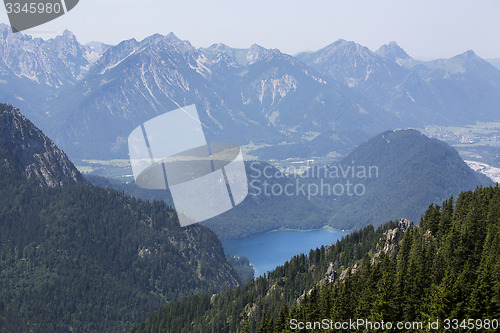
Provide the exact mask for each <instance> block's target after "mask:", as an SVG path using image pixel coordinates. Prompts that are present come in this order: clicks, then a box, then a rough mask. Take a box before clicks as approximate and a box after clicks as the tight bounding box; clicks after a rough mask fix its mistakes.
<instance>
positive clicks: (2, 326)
mask: <svg viewBox="0 0 500 333" xmlns="http://www.w3.org/2000/svg"><path fill="white" fill-rule="evenodd" d="M6 119H7V120H6ZM0 120H1V122H0V124H1V125H2V132H1V133H0V136H1V137H2V141H0V143H1V145H0V154H1V155H0V158H1V159H0V332H9V333H11V332H28V331H29V332H68V331H76V332H116V331H122V330H124V329H127V328H128V327H130V325H131V324H133V323H135V322H139V321H140V320H142V319H144V318H145V316H146V315H147V314H148V313H150V312H151V311H153V310H155V309H157V308H158V307H159V306H161V305H162V304H165V302H166V301H171V300H175V299H178V298H180V297H183V296H187V295H191V294H193V293H200V292H217V291H221V290H224V289H226V288H230V287H235V286H237V285H239V284H240V279H239V277H238V275H237V273H236V272H235V270H234V269H233V268H232V267H231V265H230V264H229V263H228V262H227V260H226V258H225V255H224V252H223V250H222V246H221V244H220V242H219V240H218V239H217V237H216V235H215V234H214V233H213V232H212V231H210V230H209V229H208V228H206V227H203V226H199V225H196V226H192V227H189V228H181V227H180V226H179V222H178V220H177V216H176V214H175V212H174V211H173V210H171V209H170V208H167V206H166V204H165V203H164V202H158V201H156V202H152V203H150V202H145V201H142V200H137V199H134V198H131V197H128V196H126V195H124V194H123V193H122V192H119V191H115V190H110V189H104V188H100V187H97V186H91V185H87V184H85V183H80V184H79V183H77V180H79V179H83V178H82V176H81V175H80V174H79V173H78V171H76V169H75V167H74V166H73V164H71V162H69V160H67V159H66V158H65V155H64V154H63V153H62V151H60V150H59V149H58V148H57V147H55V146H54V145H53V144H52V143H51V141H50V140H49V139H48V138H46V137H45V136H43V134H42V133H41V132H40V131H38V130H37V129H36V128H35V127H34V126H33V124H31V123H30V122H29V121H28V120H27V119H25V118H24V117H21V116H20V114H19V113H18V111H17V110H15V109H13V108H12V107H10V106H4V105H2V114H1V115H0ZM5 138H7V139H8V140H5ZM37 157H40V158H39V159H37ZM31 158H33V159H34V161H32V160H31ZM24 162H29V163H28V164H26V163H24ZM31 166H33V169H30V167H31ZM27 170H28V171H29V170H38V171H40V172H39V173H38V174H37V173H27ZM61 170H65V171H67V172H66V173H59V172H60V171H61ZM70 171H74V172H76V173H72V172H70ZM44 172H47V173H44ZM36 175H49V176H50V177H48V176H47V177H43V178H39V177H38V176H36ZM49 180H51V181H49ZM52 180H54V181H52ZM56 180H57V181H56ZM49 185H50V186H52V185H54V187H50V186H49ZM60 185H64V186H60Z"/></svg>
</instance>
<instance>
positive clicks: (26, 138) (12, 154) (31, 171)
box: [0, 104, 85, 187]
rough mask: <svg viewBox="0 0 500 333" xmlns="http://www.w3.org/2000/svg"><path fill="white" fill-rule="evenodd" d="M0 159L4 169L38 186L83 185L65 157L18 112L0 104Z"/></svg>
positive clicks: (82, 179) (80, 177) (83, 180)
mask: <svg viewBox="0 0 500 333" xmlns="http://www.w3.org/2000/svg"><path fill="white" fill-rule="evenodd" d="M0 156H1V158H2V164H3V166H4V167H10V168H11V169H14V172H15V173H16V175H17V176H18V177H20V178H24V179H27V180H30V181H32V182H34V183H36V184H38V185H39V186H48V187H60V186H63V185H67V184H76V183H85V179H84V178H83V176H82V175H81V174H80V172H79V171H78V170H77V169H76V167H75V166H74V165H73V163H71V161H70V160H69V159H68V157H67V156H66V154H65V153H64V152H63V151H62V150H61V149H59V148H58V147H57V146H56V145H55V144H54V142H53V141H52V140H50V139H49V138H47V137H46V136H45V135H44V134H43V133H42V132H41V131H40V130H39V129H38V128H36V127H35V126H34V125H33V123H31V121H29V120H28V119H26V117H24V116H23V115H22V114H21V113H20V112H19V109H17V108H14V107H12V106H10V105H5V104H0Z"/></svg>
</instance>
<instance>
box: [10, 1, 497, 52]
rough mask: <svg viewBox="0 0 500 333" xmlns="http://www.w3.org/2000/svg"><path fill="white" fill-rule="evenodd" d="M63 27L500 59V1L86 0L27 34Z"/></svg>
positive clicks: (91, 35)
mask: <svg viewBox="0 0 500 333" xmlns="http://www.w3.org/2000/svg"><path fill="white" fill-rule="evenodd" d="M0 13H1V14H0V22H3V23H8V20H7V15H6V13H5V10H4V9H3V10H0ZM64 29H69V30H71V31H72V32H73V33H75V35H76V36H77V38H78V40H79V41H80V42H83V43H87V42H89V41H93V40H98V41H103V42H106V43H110V44H116V43H118V42H119V41H121V40H124V39H130V38H136V39H138V40H142V39H143V38H145V37H147V36H149V35H152V34H154V33H161V34H167V33H169V32H174V33H175V34H176V35H177V36H178V37H179V38H181V39H187V40H189V41H190V42H191V43H192V44H193V45H194V46H197V47H201V46H209V45H211V44H213V43H216V42H223V43H225V44H227V45H229V46H232V47H241V48H246V47H248V46H250V45H251V44H253V43H257V44H259V45H262V46H264V47H267V48H278V49H280V50H281V51H283V52H286V53H290V54H294V53H297V52H299V51H304V50H317V49H320V48H322V47H324V46H326V45H328V44H330V43H332V42H334V41H336V40H337V39H339V38H343V39H347V40H353V41H355V42H358V43H360V44H363V45H365V46H367V47H369V48H370V49H372V50H376V49H377V48H378V47H379V46H381V45H382V44H384V43H387V42H390V41H393V40H395V41H397V42H398V43H399V45H400V46H401V47H403V48H404V49H405V50H406V51H407V52H408V53H409V54H410V55H411V56H414V57H418V58H438V57H451V56H453V55H456V54H459V53H462V52H464V51H466V50H468V49H473V50H474V51H475V52H476V53H477V54H478V55H480V56H481V57H483V58H500V0H469V1H466V0H300V1H298V0H252V1H239V0H178V1H170V0H136V1H132V0H80V3H79V4H78V6H77V7H75V8H74V9H73V10H72V11H70V12H69V13H68V14H66V15H64V16H63V17H61V18H58V19H56V20H54V21H52V22H49V23H47V24H44V25H42V26H39V27H37V28H34V29H31V30H28V31H27V33H28V34H31V35H33V36H36V37H42V38H44V39H45V38H49V37H52V36H54V35H56V34H60V33H62V31H63V30H64Z"/></svg>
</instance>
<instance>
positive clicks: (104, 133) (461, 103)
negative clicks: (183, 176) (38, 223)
mask: <svg viewBox="0 0 500 333" xmlns="http://www.w3.org/2000/svg"><path fill="white" fill-rule="evenodd" d="M7 28H8V27H7V26H5V25H2V36H3V38H2V39H1V40H0V44H1V49H2V50H4V51H3V53H2V54H3V58H0V73H1V75H0V84H2V83H3V87H5V89H1V90H0V98H1V99H2V100H4V101H6V102H10V103H16V104H17V105H19V106H21V107H22V108H23V109H24V110H26V111H25V112H26V114H27V115H28V116H29V118H30V119H32V120H33V121H34V122H35V123H36V124H37V125H38V126H39V127H41V128H42V129H43V130H44V131H45V132H47V133H48V134H49V135H50V136H51V137H53V138H54V140H55V141H56V142H57V143H59V144H60V145H61V146H62V147H63V148H64V150H65V151H66V152H67V153H69V155H70V156H74V157H79V158H82V157H101V158H106V159H107V158H112V157H121V158H124V157H126V153H127V152H126V138H127V136H128V134H129V133H130V131H131V130H132V129H133V128H135V127H136V126H138V125H139V124H141V123H142V122H144V121H146V120H149V119H151V118H153V117H154V116H156V115H158V114H161V113H164V112H166V111H169V110H172V109H174V108H177V107H178V106H177V104H178V105H188V104H192V103H194V104H196V105H197V106H198V110H199V112H200V117H201V119H202V121H203V122H204V123H206V124H207V133H206V134H207V137H208V138H209V139H211V140H218V141H228V140H229V141H234V142H237V143H239V144H246V143H249V142H254V143H264V144H273V145H276V144H278V143H285V144H286V145H284V146H283V145H281V146H275V148H273V149H282V150H284V151H285V152H288V151H291V152H292V154H293V151H294V149H295V148H294V147H295V146H293V145H292V146H290V144H295V145H296V146H297V147H301V148H300V149H301V150H302V151H311V152H313V153H314V154H328V153H329V152H333V151H343V152H347V151H349V150H350V149H352V148H353V147H354V146H355V145H356V144H358V143H361V142H362V141H363V140H365V139H368V138H369V137H370V136H372V135H375V134H376V133H380V132H382V131H384V130H388V129H393V128H403V127H408V126H410V127H418V126H422V125H427V124H430V123H433V124H451V123H471V122H474V121H476V120H486V119H487V120H490V121H491V120H495V119H496V118H495V117H497V114H498V113H497V112H496V111H497V107H498V99H497V98H496V97H497V96H498V95H500V93H499V92H498V90H499V88H498V85H499V83H498V82H500V79H499V77H500V74H499V73H500V71H498V70H496V69H495V68H494V67H493V66H491V68H490V67H487V66H486V65H485V64H484V63H481V64H480V66H475V65H474V63H477V62H478V61H479V60H477V59H476V60H477V61H476V60H474V61H468V62H464V64H465V67H464V65H463V64H461V63H457V62H454V61H452V60H449V62H448V63H446V64H444V63H440V62H435V63H432V64H430V63H421V62H418V61H416V60H414V59H412V58H410V57H409V56H408V55H407V54H406V52H405V51H404V50H403V49H401V48H400V47H399V46H397V44H396V43H390V44H389V45H385V46H382V47H381V48H380V49H379V50H378V51H377V52H372V51H370V50H369V49H368V48H366V47H363V46H361V45H359V44H356V43H354V42H348V41H344V40H339V41H337V42H335V43H333V44H331V45H329V46H327V47H325V48H323V49H322V50H319V51H317V52H313V53H304V54H301V55H297V56H296V57H292V56H290V55H286V54H284V53H282V52H280V51H279V50H276V49H272V50H271V49H265V48H262V47H260V46H258V45H252V46H251V47H250V48H249V49H233V48H231V47H228V46H226V45H223V44H214V45H212V46H210V47H208V48H196V47H193V46H192V45H191V44H190V43H189V42H187V41H182V40H180V39H179V38H177V37H176V36H175V35H174V34H172V33H171V34H169V35H167V36H162V35H159V34H156V35H153V36H150V37H148V38H146V39H144V40H143V41H136V40H134V39H132V40H127V41H123V42H121V43H120V44H118V45H115V46H105V45H97V44H95V43H94V44H93V45H81V44H78V42H77V41H76V39H75V37H74V36H73V35H72V34H71V33H69V32H65V33H64V34H63V35H62V36H59V37H57V38H55V39H53V40H48V41H42V40H40V39H31V38H30V37H28V36H24V35H22V34H17V35H16V36H15V37H14V36H12V34H11V33H10V35H9V31H8V29H7ZM6 50H7V51H6ZM29 50H32V51H29ZM66 50H69V52H67V51H66ZM28 51H29V52H28ZM66 53H67V54H66ZM16 54H21V55H22V57H21V59H23V60H22V61H21V62H19V61H18V63H19V64H21V65H22V64H24V63H26V65H23V66H24V67H23V70H22V71H20V69H19V68H18V67H19V66H18V65H16V64H12V62H15V55H16ZM35 55H36V57H35ZM58 58H61V59H62V61H58V62H57V64H52V63H53V62H54V61H53V59H58ZM6 59H8V61H6ZM37 64H40V66H38V67H36V65H37ZM56 65H57V66H56ZM34 66H35V67H36V71H33V68H35V67H34ZM462 67H463V68H465V72H463V73H458V72H460V68H462ZM443 68H444V69H443ZM446 68H448V69H446ZM44 69H49V70H44ZM476 71H478V72H477V73H476ZM485 71H486V72H488V75H486V76H485V75H483V74H484V72H485ZM30 73H33V75H31V76H30V75H28V74H30ZM450 73H451V74H452V75H449V74H450ZM35 74H36V75H35ZM483 77H484V79H483ZM474 86H477V87H474ZM27 91H29V94H28V93H26V92H27ZM481 92H483V93H481ZM471 110H473V111H474V112H471ZM315 139H316V141H314V140H315ZM312 141H314V142H312ZM324 147H328V149H325V148H324Z"/></svg>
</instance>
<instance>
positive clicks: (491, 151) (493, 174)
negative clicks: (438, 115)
mask: <svg viewBox="0 0 500 333" xmlns="http://www.w3.org/2000/svg"><path fill="white" fill-rule="evenodd" d="M420 131H421V132H422V133H424V134H425V135H427V136H429V137H431V138H437V139H439V140H442V141H445V142H447V143H448V144H450V145H451V146H453V147H454V148H455V149H456V150H457V151H458V152H459V153H460V155H461V156H462V157H463V158H464V160H466V161H467V163H468V164H469V166H471V167H472V168H473V169H475V170H477V171H479V172H481V173H484V174H485V175H487V176H488V177H490V178H492V179H494V180H495V181H499V178H498V177H499V176H500V175H499V174H498V171H499V170H500V123H498V122H477V123H476V124H474V125H468V126H462V127H458V126H449V127H447V126H437V125H431V126H427V127H426V128H425V129H423V130H422V129H421V130H420Z"/></svg>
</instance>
